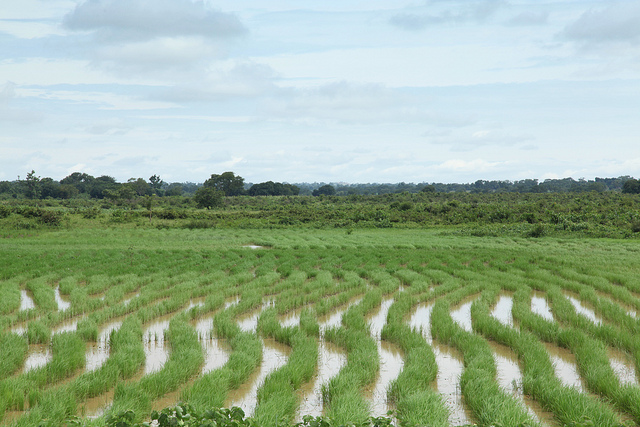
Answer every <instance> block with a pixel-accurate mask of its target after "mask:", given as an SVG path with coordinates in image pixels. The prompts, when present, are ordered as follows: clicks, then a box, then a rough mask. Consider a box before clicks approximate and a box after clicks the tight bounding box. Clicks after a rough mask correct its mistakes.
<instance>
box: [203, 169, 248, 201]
mask: <svg viewBox="0 0 640 427" xmlns="http://www.w3.org/2000/svg"><path fill="white" fill-rule="evenodd" d="M203 185H204V186H205V187H207V188H215V189H216V190H220V191H222V192H223V193H224V195H225V196H240V195H242V194H244V178H242V177H241V176H238V175H235V174H234V173H233V172H224V173H223V174H222V175H217V174H212V175H211V178H209V179H208V180H206V181H205V182H204V184H203Z"/></svg>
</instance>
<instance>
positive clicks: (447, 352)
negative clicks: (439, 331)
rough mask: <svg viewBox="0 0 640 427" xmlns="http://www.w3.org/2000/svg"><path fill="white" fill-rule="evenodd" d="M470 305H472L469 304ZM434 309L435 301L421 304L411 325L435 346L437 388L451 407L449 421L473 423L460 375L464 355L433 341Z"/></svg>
mask: <svg viewBox="0 0 640 427" xmlns="http://www.w3.org/2000/svg"><path fill="white" fill-rule="evenodd" d="M469 307H471V306H470V305H469ZM432 311H433V303H429V304H419V305H418V306H417V307H416V309H415V310H414V311H413V313H412V314H411V317H410V319H409V325H410V326H411V327H412V328H413V329H416V330H419V331H422V336H424V338H425V340H426V341H427V342H428V343H429V345H431V347H432V348H433V353H434V355H435V357H436V364H437V365H438V376H437V377H436V388H437V390H438V392H439V393H440V394H441V395H442V396H443V397H444V400H445V403H446V405H447V408H448V409H449V423H450V424H451V425H454V426H459V425H465V424H471V420H472V419H473V415H472V413H471V411H470V410H468V409H467V408H465V406H464V403H463V397H462V393H461V391H460V377H461V376H462V371H463V369H464V365H463V363H462V355H461V354H460V353H458V352H457V351H455V350H453V349H452V348H450V347H448V346H444V345H440V344H437V343H435V342H434V341H433V338H432V336H431V323H430V322H431V312H432ZM470 318H471V317H470V315H469V319H470Z"/></svg>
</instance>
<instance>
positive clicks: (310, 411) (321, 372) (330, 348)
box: [296, 308, 347, 422]
mask: <svg viewBox="0 0 640 427" xmlns="http://www.w3.org/2000/svg"><path fill="white" fill-rule="evenodd" d="M345 311H347V309H346V308H344V309H342V310H337V311H335V312H333V313H331V314H329V315H327V316H323V317H321V318H320V319H318V323H319V324H320V334H321V336H324V331H325V330H327V329H328V328H333V327H338V326H340V324H341V321H342V315H343V314H344V313H345ZM345 363H347V356H346V355H345V353H344V351H343V350H342V349H341V348H339V347H337V346H336V345H334V344H332V343H330V342H326V341H324V339H321V340H320V342H319V344H318V367H317V371H316V375H315V378H314V380H313V381H310V382H309V383H307V384H305V385H304V386H303V387H302V389H301V390H300V392H299V395H300V406H299V407H298V413H297V415H296V419H297V421H298V422H300V421H302V419H301V417H302V415H311V416H314V417H317V416H320V415H322V411H323V401H322V385H323V384H326V383H327V382H328V381H329V380H330V379H331V378H333V377H334V376H336V375H338V373H339V372H340V369H342V367H343V366H344V365H345Z"/></svg>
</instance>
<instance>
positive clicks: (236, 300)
mask: <svg viewBox="0 0 640 427" xmlns="http://www.w3.org/2000/svg"><path fill="white" fill-rule="evenodd" d="M239 302H240V297H239V296H233V297H230V298H227V300H226V301H225V302H224V308H225V310H226V309H227V308H229V307H233V306H234V305H238V303H239Z"/></svg>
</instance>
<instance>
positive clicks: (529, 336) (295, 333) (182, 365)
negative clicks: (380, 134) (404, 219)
mask: <svg viewBox="0 0 640 427" xmlns="http://www.w3.org/2000/svg"><path fill="white" fill-rule="evenodd" d="M296 208H299V207H296ZM158 231H160V230H158ZM191 231H193V233H191ZM325 231H326V230H325ZM137 232H140V231H139V230H137V229H132V231H131V233H133V234H135V233H137ZM189 232H190V233H189V234H187V233H185V234H182V231H181V232H180V233H178V234H179V238H178V237H176V239H175V242H174V243H173V244H176V245H178V243H176V242H179V245H186V246H188V245H191V244H193V245H195V247H196V248H197V249H192V248H191V247H190V246H189V247H188V249H180V250H176V251H173V250H171V249H166V248H164V247H162V248H156V247H153V248H146V249H144V250H140V251H138V250H137V249H135V247H134V246H131V247H133V248H134V249H132V250H129V246H127V247H126V248H124V249H123V248H120V247H118V250H113V251H112V252H109V253H107V254H106V255H104V256H105V259H104V260H101V259H99V257H98V253H99V251H97V250H95V251H94V250H92V251H88V252H87V253H88V254H89V253H90V254H92V257H95V259H94V258H92V257H89V255H86V257H87V259H86V260H84V261H83V262H84V264H82V263H79V262H78V261H77V259H76V258H72V259H73V261H71V258H69V260H68V262H67V264H65V265H64V268H63V267H60V269H56V267H55V265H56V263H55V262H54V261H55V260H58V259H59V258H60V259H66V258H64V257H65V256H67V255H66V252H64V253H62V252H61V253H57V254H56V258H55V260H52V259H48V258H47V256H48V255H43V254H45V253H48V252H47V251H45V250H43V251H41V252H39V255H38V256H42V257H43V258H45V259H47V264H46V265H41V266H40V267H39V269H37V270H34V271H37V273H34V276H37V277H33V278H28V279H26V280H24V281H20V280H18V279H13V280H12V281H6V285H5V287H6V289H7V290H6V292H7V295H8V296H7V301H9V300H11V301H12V302H11V305H7V308H4V310H5V314H3V316H2V318H1V319H0V321H1V322H2V323H1V325H2V333H0V342H1V343H3V344H4V343H6V345H2V346H0V353H1V354H2V357H3V359H2V363H0V392H1V393H2V394H1V395H0V396H1V399H0V425H2V426H5V425H6V426H12V427H22V426H24V427H27V426H29V425H37V423H36V424H34V423H33V422H32V421H33V417H35V416H36V415H37V414H39V412H38V411H40V410H44V409H43V408H48V406H45V405H49V404H50V403H49V402H56V401H58V400H59V401H60V402H66V403H65V404H68V405H69V408H70V409H68V410H69V411H70V413H75V414H77V415H79V416H86V417H90V418H94V419H95V423H96V425H104V423H105V419H106V417H107V416H109V415H114V414H117V412H118V411H121V410H123V408H132V410H133V411H134V412H135V413H136V414H141V415H139V416H138V415H136V416H138V417H139V418H138V419H139V421H148V419H149V418H148V416H149V414H150V412H151V410H152V409H161V408H163V407H166V406H171V405H174V404H177V403H178V402H179V401H180V400H181V399H183V398H186V399H192V402H194V403H193V404H194V405H211V404H212V403H211V402H215V404H216V405H223V406H226V407H230V406H237V407H239V408H241V409H242V410H243V411H244V413H245V414H246V415H247V416H254V417H256V420H258V421H260V422H263V420H265V419H278V420H284V421H283V424H282V425H283V426H285V425H286V426H290V425H292V424H293V423H295V422H296V421H301V420H302V418H303V417H304V416H305V415H311V416H323V415H325V416H327V415H328V416H331V417H336V419H341V420H342V419H344V420H345V423H346V422H347V421H354V420H355V421H354V423H356V424H357V425H361V424H358V423H362V422H364V421H365V420H366V417H367V416H373V417H378V416H386V415H387V414H388V413H390V411H391V413H392V414H393V417H392V419H393V422H394V425H398V424H399V423H401V422H404V421H405V419H404V418H402V416H405V417H408V415H407V414H409V415H414V414H418V415H419V416H420V417H423V418H421V419H419V420H413V421H411V422H414V423H415V425H443V426H450V427H457V426H463V425H473V424H474V423H475V424H478V425H504V426H507V425H511V424H509V421H505V418H501V416H502V415H501V413H498V412H497V411H494V410H493V408H495V406H492V405H497V404H499V405H500V408H503V407H504V408H505V409H504V411H505V412H506V411H507V410H509V411H512V412H513V413H516V416H517V417H519V418H518V419H519V420H521V421H522V422H523V423H524V424H523V425H540V426H542V427H560V426H563V425H565V424H566V425H571V423H572V422H582V421H581V420H586V419H589V420H596V421H595V422H596V424H595V425H598V426H600V425H602V426H606V427H615V426H617V425H618V424H617V423H618V422H630V423H632V425H639V424H640V412H639V413H637V414H636V413H635V412H634V411H635V409H634V408H635V407H634V403H633V402H634V396H637V394H636V393H640V385H639V383H638V366H637V363H638V362H637V361H638V355H637V354H636V353H635V352H636V347H634V343H635V340H636V338H637V336H638V334H640V326H638V325H637V321H636V319H635V315H636V314H635V313H636V311H635V310H636V308H637V307H639V306H640V303H639V302H638V301H636V300H635V298H636V293H638V292H640V285H638V282H637V277H640V276H638V275H637V274H636V273H637V271H636V270H634V268H632V267H631V266H632V265H633V264H632V263H630V262H628V261H629V260H631V259H635V255H637V254H636V253H635V252H634V251H631V250H630V251H629V252H630V255H629V258H625V259H626V261H627V262H625V263H622V264H620V263H617V264H615V265H616V273H615V279H616V280H617V281H616V282H615V283H611V284H610V286H611V288H610V289H609V288H607V286H608V285H607V283H609V282H613V279H614V277H613V276H611V274H605V273H604V271H605V270H604V267H603V264H602V262H604V261H601V258H602V257H604V258H602V259H606V257H610V259H609V260H608V261H609V262H611V263H616V259H617V258H616V256H620V255H619V253H620V250H618V248H617V247H616V248H615V249H616V250H613V249H612V248H609V247H607V248H608V249H607V250H606V251H605V250H602V251H600V252H598V257H596V256H595V255H592V252H593V251H594V250H595V249H593V248H592V247H589V248H588V250H587V249H584V251H583V252H581V256H580V257H573V258H571V257H569V255H570V254H573V253H574V251H576V250H577V249H576V247H578V246H579V245H578V243H576V242H570V243H571V245H567V246H564V245H563V244H560V243H557V242H555V241H551V240H549V241H545V240H541V241H540V242H539V241H537V240H533V239H522V240H523V241H522V242H520V241H515V240H514V241H502V240H500V241H495V242H494V244H493V245H488V246H487V245H484V244H483V243H482V242H483V240H482V239H480V238H478V239H469V240H466V239H463V241H464V242H465V245H463V247H462V248H457V249H456V248H452V247H451V246H450V241H449V240H448V239H442V240H438V242H439V243H437V244H436V243H434V242H431V241H420V240H418V241H416V240H415V239H419V237H416V236H419V233H415V235H414V234H408V235H406V236H404V238H403V239H399V240H398V239H396V240H394V239H391V240H386V239H379V240H376V239H375V238H374V237H371V236H372V235H368V234H364V232H362V231H356V232H353V233H351V234H347V233H344V232H342V233H340V234H339V235H338V234H336V235H334V237H332V238H334V239H336V240H335V241H333V243H332V241H330V240H326V239H325V237H324V236H325V234H323V233H321V234H318V235H317V236H315V237H314V238H310V237H309V238H303V237H304V236H303V237H299V236H297V235H295V234H291V235H287V236H286V238H283V240H281V241H279V240H277V237H273V236H278V235H277V233H275V232H274V234H273V235H272V237H273V239H275V240H274V244H271V240H269V239H256V240H255V241H258V242H263V241H264V242H265V244H264V245H265V246H258V245H253V244H246V243H247V242H249V243H250V242H253V241H254V239H253V238H243V239H239V238H238V239H239V240H234V239H236V238H235V237H228V236H227V238H229V239H231V240H232V241H234V242H236V243H234V244H233V245H229V246H228V247H227V246H221V245H222V243H220V242H221V241H222V240H224V239H222V240H220V239H218V240H216V239H217V237H215V236H216V234H215V233H219V232H220V230H217V229H215V228H212V229H207V230H189ZM305 233H306V232H305ZM305 233H302V234H305ZM359 233H363V236H359V235H358V234H359ZM329 234H331V233H329ZM374 234H375V233H374ZM171 236H172V234H171V232H169V231H167V232H166V236H165V238H168V239H169V238H172V237H171ZM336 236H337V237H336ZM218 237H220V236H218ZM307 237H308V236H307ZM182 239H184V240H182ZM240 240H241V241H240ZM96 241H100V239H97V240H96ZM187 242H188V245H187ZM392 242H393V243H392ZM407 242H413V243H411V244H408V243H407ZM420 242H421V243H420ZM356 243H357V244H356ZM483 245H484V246H483ZM536 245H541V246H540V247H538V246H536ZM510 246H513V247H515V248H516V249H517V250H515V249H514V250H508V249H505V248H506V247H510ZM532 247H533V248H537V249H535V251H534V250H533V249H531V248H532ZM609 249H611V250H609ZM632 249H633V248H632ZM52 253H53V252H52ZM83 254H84V252H82V251H75V252H73V257H79V256H85V255H83ZM558 254H562V255H566V256H565V258H562V259H563V261H562V262H560V261H557V260H558V259H560V258H559V256H558ZM552 255H553V256H552ZM24 256H27V254H25V255H24ZM70 256H71V255H70ZM625 256H626V255H625ZM13 262H20V259H18V258H14V259H13ZM31 262H32V263H34V265H36V264H37V263H38V262H40V258H38V257H32V259H31ZM76 264H77V265H76ZM28 265H31V264H28ZM594 266H596V267H598V268H596V267H594ZM52 268H53V270H55V271H53V272H52V271H49V270H51V269H52ZM567 270H569V271H567ZM601 271H602V272H603V273H602V274H600V272H601ZM45 273H46V274H45ZM72 273H73V274H72ZM587 273H588V274H587ZM594 276H596V277H595V278H593V280H594V282H593V283H594V284H595V285H594V286H595V287H597V288H598V289H597V294H594V291H593V290H592V289H591V288H589V286H590V285H589V284H588V283H591V280H592V279H591V278H592V277H594ZM618 279H620V280H618ZM596 280H597V281H596ZM619 282H620V283H624V285H622V284H620V283H619ZM1 283H2V284H4V283H5V282H1ZM525 283H526V284H527V285H525ZM529 285H531V287H529ZM596 285H597V286H596ZM621 286H627V287H628V290H624V291H621V290H620V287H621ZM533 289H536V290H533ZM0 290H2V291H4V288H2V289H0ZM61 290H62V293H61ZM594 295H597V299H596V297H594ZM605 298H606V300H605ZM618 300H620V301H623V302H620V303H619V304H618V302H617V301H618ZM0 303H1V301H0ZM551 304H553V305H551ZM612 304H618V305H619V307H620V308H617V307H613V306H612ZM560 310H565V311H560ZM472 313H473V316H472ZM554 314H555V316H554ZM578 328H582V330H580V331H579V332H578V331H577V329H578ZM572 334H574V335H572ZM575 337H579V338H580V339H574V338H575ZM592 344H593V345H592ZM588 345H592V347H588ZM416 349H419V350H420V351H417V350H416ZM591 349H593V351H594V352H595V351H596V350H597V351H599V352H600V353H598V354H597V356H598V358H593V360H590V359H589V357H586V356H585V355H587V356H588V355H589V354H590V353H589V351H591ZM414 350H415V351H414ZM594 354H595V353H594ZM260 355H261V357H259V356H260ZM533 357H535V358H536V359H535V360H532V358H533ZM434 362H435V363H434ZM549 362H551V364H552V365H553V369H551V367H550V366H549ZM494 372H495V375H494ZM581 372H583V373H593V372H596V373H600V372H604V373H606V375H608V377H607V378H608V381H609V383H607V387H601V386H600V385H598V384H596V383H595V381H596V380H597V378H599V377H598V376H597V375H594V376H587V378H583V377H582V376H581V374H580V373H581ZM427 373H428V375H427ZM421 375H422V376H421ZM612 375H615V377H613V376H612ZM425 378H426V379H425ZM594 378H595V379H594ZM587 380H588V381H587ZM278 381H281V382H278ZM274 384H275V385H274ZM354 385H355V386H354ZM390 391H391V393H390ZM394 393H395V394H394ZM430 393H431V394H430ZM258 396H261V397H260V398H259V397H258ZM430 396H436V398H433V401H431V400H429V399H431V397H430ZM203 402H204V403H203ZM496 402H498V403H496ZM412 405H413V406H412ZM428 405H433V408H436V409H437V411H432V410H431V409H432V407H431V406H428ZM425 408H428V409H429V410H426V409H425ZM423 409H424V411H423V412H421V411H422V410H423ZM64 410H67V409H66V408H65V409H64ZM197 410H204V409H203V408H201V407H198V408H197ZM350 411H351V412H350ZM402 411H405V412H402ZM436 412H437V413H442V418H441V420H444V421H442V422H440V421H437V420H433V419H430V418H429V416H430V413H436ZM52 413H54V414H57V413H58V412H55V411H54V412H52ZM416 416H417V415H416ZM340 417H342V418H340ZM350 417H352V418H350ZM487 417H493V418H491V419H489V418H487ZM63 421H64V420H61V419H58V420H57V421H56V422H59V425H63V424H62V423H63ZM258 421H256V422H258ZM525 421H526V422H525ZM526 423H529V424H526ZM633 423H635V424H633ZM271 425H272V424H269V426H271ZM278 425H280V424H278ZM286 426H285V427H286ZM261 427H266V426H261Z"/></svg>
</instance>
